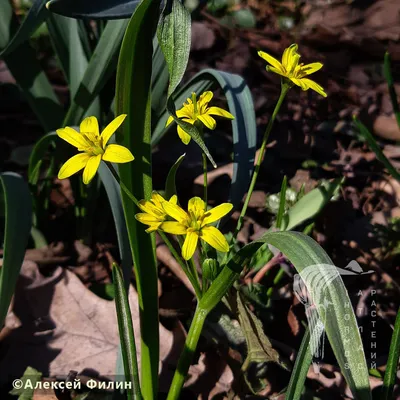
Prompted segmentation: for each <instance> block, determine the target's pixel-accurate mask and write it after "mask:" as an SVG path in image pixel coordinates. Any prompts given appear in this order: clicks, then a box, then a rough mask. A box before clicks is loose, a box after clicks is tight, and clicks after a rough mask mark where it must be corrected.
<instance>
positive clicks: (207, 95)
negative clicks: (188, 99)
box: [197, 90, 214, 108]
mask: <svg viewBox="0 0 400 400" xmlns="http://www.w3.org/2000/svg"><path fill="white" fill-rule="evenodd" d="M213 97H214V93H213V92H211V91H210V90H207V92H204V93H202V95H201V96H200V98H199V100H198V101H197V103H198V104H197V107H198V108H200V107H201V106H203V105H207V104H208V103H209V102H210V101H211V100H212V98H213Z"/></svg>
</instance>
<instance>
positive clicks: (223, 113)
mask: <svg viewBox="0 0 400 400" xmlns="http://www.w3.org/2000/svg"><path fill="white" fill-rule="evenodd" d="M207 114H209V115H217V116H218V117H223V118H228V119H235V117H234V116H233V115H232V114H231V113H230V112H228V111H225V110H224V109H223V108H219V107H210V108H209V109H208V110H207Z"/></svg>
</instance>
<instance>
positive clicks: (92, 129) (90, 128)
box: [79, 117, 100, 137]
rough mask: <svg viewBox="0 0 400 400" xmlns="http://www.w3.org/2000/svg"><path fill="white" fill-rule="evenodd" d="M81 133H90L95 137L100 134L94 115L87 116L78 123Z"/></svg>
mask: <svg viewBox="0 0 400 400" xmlns="http://www.w3.org/2000/svg"><path fill="white" fill-rule="evenodd" d="M79 128H80V130H81V133H90V134H92V135H94V136H95V137H99V136H100V131H99V122H98V121H97V118H96V117H87V118H85V119H84V120H83V121H82V122H81V125H80V127H79Z"/></svg>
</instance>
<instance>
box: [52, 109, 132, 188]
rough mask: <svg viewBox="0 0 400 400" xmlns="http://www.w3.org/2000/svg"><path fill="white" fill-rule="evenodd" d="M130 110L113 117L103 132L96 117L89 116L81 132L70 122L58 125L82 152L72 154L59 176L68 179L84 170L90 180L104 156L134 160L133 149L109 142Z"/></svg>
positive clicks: (59, 132) (111, 159) (62, 135)
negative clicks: (64, 125) (71, 126)
mask: <svg viewBox="0 0 400 400" xmlns="http://www.w3.org/2000/svg"><path fill="white" fill-rule="evenodd" d="M125 118H126V114H122V115H119V116H118V117H117V118H115V119H114V120H113V121H111V122H110V123H109V124H108V125H107V126H106V128H105V129H104V130H103V132H102V133H101V135H100V131H99V123H98V121H97V118H96V117H88V118H85V119H84V120H83V121H82V123H81V125H80V132H77V131H76V130H75V129H72V128H70V127H69V126H66V127H65V128H62V129H57V135H58V136H59V137H60V138H61V139H63V140H65V141H66V142H68V143H69V144H71V145H72V146H75V147H76V148H77V149H78V151H81V152H82V153H80V154H77V155H75V156H73V157H71V158H70V159H69V160H68V161H67V162H66V163H65V164H64V165H63V166H62V167H61V169H60V171H59V173H58V178H59V179H65V178H68V177H70V176H71V175H73V174H75V173H77V172H79V171H80V170H81V169H83V168H84V170H83V183H85V184H88V183H89V182H90V181H91V180H92V179H93V177H94V176H95V175H96V172H97V170H98V168H99V166H100V162H101V160H104V161H109V162H115V163H126V162H130V161H133V160H134V157H133V155H132V153H131V152H130V151H129V150H128V149H127V148H126V147H124V146H120V145H118V144H107V143H108V141H109V139H110V138H111V136H112V135H113V134H114V133H115V131H116V130H117V129H118V128H119V127H120V125H121V124H122V123H123V122H124V119H125Z"/></svg>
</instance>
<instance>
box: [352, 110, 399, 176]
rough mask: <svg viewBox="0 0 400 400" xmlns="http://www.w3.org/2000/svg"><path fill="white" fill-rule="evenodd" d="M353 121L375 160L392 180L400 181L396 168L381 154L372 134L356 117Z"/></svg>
mask: <svg viewBox="0 0 400 400" xmlns="http://www.w3.org/2000/svg"><path fill="white" fill-rule="evenodd" d="M353 120H354V123H355V124H356V127H357V129H358V130H359V131H360V133H361V135H362V136H363V138H364V139H365V140H366V141H367V143H368V146H369V147H370V148H371V150H372V151H373V152H374V153H375V155H376V158H377V159H378V160H379V161H380V162H381V163H382V164H383V165H384V166H385V167H386V169H387V170H388V171H389V173H390V175H392V176H393V178H394V179H396V180H398V181H400V173H399V172H397V170H396V168H395V167H394V166H393V165H392V163H391V162H390V161H389V160H388V159H387V157H386V156H385V155H384V154H383V151H382V150H381V148H380V147H379V145H378V143H377V142H376V140H375V138H374V136H373V135H372V133H371V132H370V131H369V130H368V128H367V127H366V126H365V125H364V124H362V123H361V122H360V121H359V120H358V119H357V118H356V117H353Z"/></svg>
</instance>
